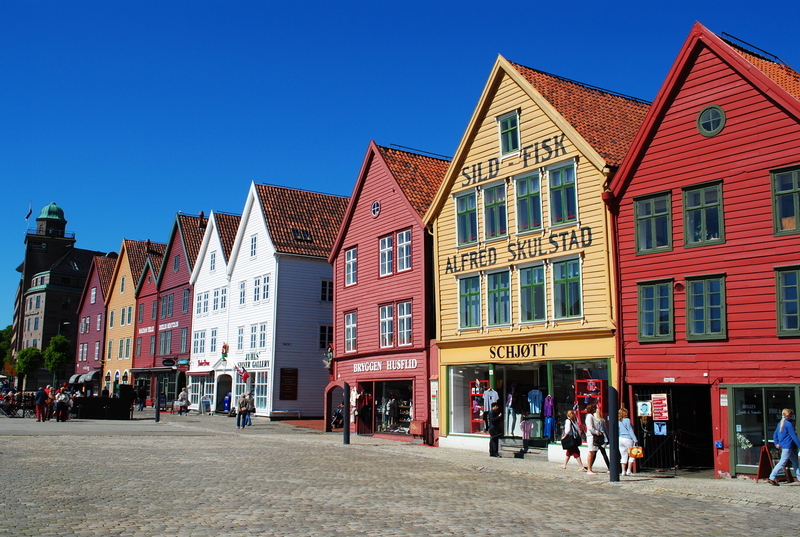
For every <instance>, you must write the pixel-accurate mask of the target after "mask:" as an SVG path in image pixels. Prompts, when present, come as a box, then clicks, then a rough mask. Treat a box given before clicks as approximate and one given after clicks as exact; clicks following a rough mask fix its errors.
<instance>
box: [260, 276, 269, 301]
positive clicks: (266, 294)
mask: <svg viewBox="0 0 800 537" xmlns="http://www.w3.org/2000/svg"><path fill="white" fill-rule="evenodd" d="M261 284H262V285H263V287H264V288H263V289H262V290H261V300H269V274H264V277H263V279H262V281H261Z"/></svg>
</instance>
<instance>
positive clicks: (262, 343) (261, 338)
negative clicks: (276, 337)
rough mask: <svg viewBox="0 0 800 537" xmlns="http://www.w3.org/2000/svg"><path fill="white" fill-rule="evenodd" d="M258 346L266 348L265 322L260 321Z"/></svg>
mask: <svg viewBox="0 0 800 537" xmlns="http://www.w3.org/2000/svg"><path fill="white" fill-rule="evenodd" d="M258 348H259V349H266V348H267V323H261V325H260V326H259V330H258Z"/></svg>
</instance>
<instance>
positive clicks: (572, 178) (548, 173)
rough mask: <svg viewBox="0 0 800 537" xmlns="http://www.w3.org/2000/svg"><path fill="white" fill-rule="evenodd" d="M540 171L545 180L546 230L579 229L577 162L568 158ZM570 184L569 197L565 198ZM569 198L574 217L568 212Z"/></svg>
mask: <svg viewBox="0 0 800 537" xmlns="http://www.w3.org/2000/svg"><path fill="white" fill-rule="evenodd" d="M542 170H543V171H544V173H543V175H544V176H545V177H546V180H547V196H548V199H547V207H548V213H549V214H548V215H547V222H548V224H549V228H548V229H549V230H554V229H563V228H567V227H574V226H577V227H580V213H579V208H578V162H577V160H576V159H575V158H569V159H566V160H562V161H561V162H556V163H553V164H550V165H548V166H545V167H544V168H542ZM570 184H571V185H572V187H571V188H572V193H571V196H565V194H568V192H569V190H570V187H569V185H570ZM556 196H558V200H559V202H560V203H556ZM569 197H571V201H572V202H573V203H574V204H575V215H574V217H573V215H572V214H571V212H570V209H571V207H570V206H569ZM557 205H558V206H557ZM557 211H559V212H557ZM559 215H560V216H561V220H560V221H559V220H558V218H557V217H558V216H559Z"/></svg>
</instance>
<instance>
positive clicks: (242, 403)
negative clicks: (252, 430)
mask: <svg viewBox="0 0 800 537" xmlns="http://www.w3.org/2000/svg"><path fill="white" fill-rule="evenodd" d="M236 406H237V408H238V409H239V413H238V414H237V415H236V428H237V429H244V427H245V424H246V423H247V396H246V395H245V394H242V395H240V396H239V399H237V400H236Z"/></svg>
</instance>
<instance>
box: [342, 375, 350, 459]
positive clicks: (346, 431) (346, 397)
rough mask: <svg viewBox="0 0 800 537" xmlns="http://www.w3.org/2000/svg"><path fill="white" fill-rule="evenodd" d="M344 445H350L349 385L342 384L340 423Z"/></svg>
mask: <svg viewBox="0 0 800 537" xmlns="http://www.w3.org/2000/svg"><path fill="white" fill-rule="evenodd" d="M342 428H343V429H344V431H343V432H342V433H343V434H342V438H343V440H344V445H345V446H348V445H350V385H349V384H347V383H346V382H345V383H344V421H343V422H342Z"/></svg>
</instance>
